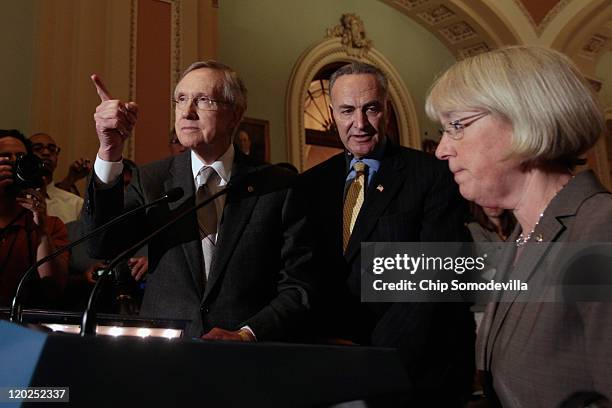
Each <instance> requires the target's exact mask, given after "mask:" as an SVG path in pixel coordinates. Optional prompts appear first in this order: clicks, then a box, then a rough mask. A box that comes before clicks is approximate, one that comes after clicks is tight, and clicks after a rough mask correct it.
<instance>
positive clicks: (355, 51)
mask: <svg viewBox="0 0 612 408" xmlns="http://www.w3.org/2000/svg"><path fill="white" fill-rule="evenodd" d="M326 37H328V38H329V37H340V38H341V41H342V45H343V46H344V47H345V49H346V53H347V54H348V55H350V56H353V57H358V58H361V57H363V56H364V55H366V54H367V53H368V51H369V50H370V48H371V47H372V40H370V39H369V38H367V37H366V34H365V27H364V25H363V21H362V20H361V18H360V17H359V16H358V15H357V14H354V13H345V14H343V15H342V17H340V24H338V25H336V26H334V27H333V28H328V29H327V35H326Z"/></svg>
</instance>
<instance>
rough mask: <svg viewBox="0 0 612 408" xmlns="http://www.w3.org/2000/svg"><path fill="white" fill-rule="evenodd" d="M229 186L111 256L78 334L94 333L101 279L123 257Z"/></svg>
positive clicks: (94, 288) (214, 198)
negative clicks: (111, 258)
mask: <svg viewBox="0 0 612 408" xmlns="http://www.w3.org/2000/svg"><path fill="white" fill-rule="evenodd" d="M231 186H232V185H231V184H230V185H228V186H227V187H226V188H224V189H223V190H220V191H218V192H216V193H215V194H213V195H212V196H210V197H209V198H207V199H206V200H204V201H202V202H201V203H198V204H196V205H195V206H193V207H190V208H187V209H186V210H183V211H182V212H180V213H179V214H177V215H176V216H175V217H174V218H172V219H171V220H170V221H168V222H167V223H166V224H164V225H162V226H161V227H159V228H157V229H156V230H155V231H153V232H151V233H150V234H149V235H147V236H146V237H144V238H143V239H141V240H140V241H138V242H137V243H135V244H134V245H132V246H131V247H129V248H128V249H126V250H125V251H123V252H121V253H120V254H119V255H117V256H116V257H115V258H113V260H112V261H111V262H110V263H109V264H108V265H106V267H105V268H104V271H103V272H102V275H101V276H100V277H99V278H98V281H97V282H96V284H95V285H94V287H93V289H92V290H91V293H90V294H89V299H88V300H87V307H86V308H85V311H84V312H83V318H82V319H81V332H80V335H81V336H82V337H84V336H88V335H93V334H95V332H96V320H97V311H96V305H97V300H98V293H99V292H100V290H101V288H102V283H101V281H103V280H104V279H106V277H108V276H110V275H111V271H112V270H113V268H114V267H115V266H117V265H118V264H119V263H120V262H121V261H123V260H124V259H125V257H127V256H128V255H130V254H131V253H133V252H134V251H137V250H139V249H140V248H141V247H143V246H144V245H145V244H147V243H148V242H149V241H150V240H151V239H153V238H155V237H156V236H157V235H159V234H160V233H162V232H164V231H165V230H167V229H168V228H170V227H171V226H173V225H174V224H176V223H177V222H179V221H180V220H182V219H183V218H185V217H186V216H187V215H189V214H191V213H193V212H195V211H197V210H199V209H200V208H202V207H204V206H206V205H208V204H209V203H211V202H213V201H214V200H216V199H217V198H218V197H221V196H222V195H225V194H227V193H228V192H229V191H230V189H231Z"/></svg>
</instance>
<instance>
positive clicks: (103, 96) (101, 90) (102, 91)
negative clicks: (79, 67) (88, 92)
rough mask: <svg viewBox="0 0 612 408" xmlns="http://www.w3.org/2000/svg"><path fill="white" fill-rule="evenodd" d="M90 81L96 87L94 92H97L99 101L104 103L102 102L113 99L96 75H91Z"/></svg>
mask: <svg viewBox="0 0 612 408" xmlns="http://www.w3.org/2000/svg"><path fill="white" fill-rule="evenodd" d="M91 80H92V82H93V83H94V85H95V87H96V92H98V96H99V97H100V101H102V102H104V101H108V100H110V99H113V98H112V96H111V95H110V92H108V89H106V86H105V85H104V82H102V78H100V77H99V76H98V75H97V74H93V75H92V76H91Z"/></svg>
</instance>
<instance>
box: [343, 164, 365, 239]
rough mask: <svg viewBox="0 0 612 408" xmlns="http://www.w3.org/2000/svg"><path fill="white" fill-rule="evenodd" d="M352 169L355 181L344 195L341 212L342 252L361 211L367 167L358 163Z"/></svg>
mask: <svg viewBox="0 0 612 408" xmlns="http://www.w3.org/2000/svg"><path fill="white" fill-rule="evenodd" d="M353 169H355V179H354V180H353V182H352V183H351V185H350V186H349V189H348V192H347V193H346V198H345V199H344V209H343V211H342V249H343V250H344V251H346V246H347V245H348V242H349V238H350V237H351V233H352V232H353V228H354V227H355V221H356V220H357V216H358V215H359V211H360V210H361V206H362V204H363V198H364V193H365V183H366V177H365V171H366V169H367V166H366V165H365V163H363V162H360V161H358V162H355V163H354V164H353Z"/></svg>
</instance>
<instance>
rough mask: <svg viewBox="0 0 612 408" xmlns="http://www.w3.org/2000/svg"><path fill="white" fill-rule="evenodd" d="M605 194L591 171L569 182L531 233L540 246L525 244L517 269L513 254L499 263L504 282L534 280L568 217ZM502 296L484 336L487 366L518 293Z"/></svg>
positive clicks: (515, 233)
mask: <svg viewBox="0 0 612 408" xmlns="http://www.w3.org/2000/svg"><path fill="white" fill-rule="evenodd" d="M603 192H607V190H606V189H605V188H604V187H603V186H602V185H601V184H600V183H599V181H598V180H597V178H596V177H595V175H594V174H593V172H592V171H590V170H589V171H584V172H582V173H580V174H578V175H576V176H575V177H574V178H573V179H571V180H570V181H569V182H568V183H567V185H566V186H565V187H564V188H563V189H562V190H561V191H560V192H559V193H558V194H557V195H556V196H555V197H554V198H553V199H552V200H551V202H550V203H549V204H548V206H547V208H546V210H545V211H544V213H543V216H542V219H541V220H540V222H539V224H538V225H537V226H536V228H535V230H534V236H536V237H537V236H541V237H542V240H543V241H542V242H540V243H534V244H528V245H526V246H525V247H524V250H523V253H521V255H520V258H519V259H518V260H517V262H516V265H514V266H512V263H513V261H514V257H515V251H507V252H506V253H505V255H504V258H503V259H502V263H501V265H503V269H505V270H510V268H511V270H512V274H511V276H510V275H509V274H508V273H506V276H505V277H504V278H505V279H508V278H512V279H519V280H521V281H522V282H527V281H529V279H531V278H532V276H534V274H535V273H536V271H537V270H538V267H539V266H540V265H541V263H542V261H543V260H544V259H545V258H547V257H553V256H554V255H553V254H549V251H550V250H551V245H552V243H553V242H556V241H558V240H559V239H560V238H561V235H562V233H563V232H564V231H565V230H566V229H567V225H566V221H565V220H567V219H568V218H570V217H574V216H576V214H577V213H578V210H579V209H580V206H581V205H582V204H583V203H584V201H585V200H587V199H589V198H590V197H592V196H593V195H595V194H599V193H603ZM519 233H520V227H519V226H517V227H516V228H515V230H514V232H513V233H512V235H511V236H510V237H509V239H508V242H514V241H515V240H516V238H517V237H518V236H519ZM509 293H511V294H508V293H504V294H502V295H501V296H502V298H501V300H502V302H501V303H499V304H498V305H497V307H496V308H494V309H495V312H494V313H495V315H494V318H493V322H492V325H491V331H490V333H489V334H488V336H487V340H486V345H487V352H486V355H487V362H490V361H491V360H490V359H491V353H492V349H493V344H494V343H495V340H496V338H497V335H498V334H499V332H500V330H501V327H502V324H503V321H504V320H505V318H506V316H507V314H508V311H509V310H510V307H511V306H512V304H513V302H515V301H516V299H517V297H518V296H519V295H520V292H519V291H516V292H509Z"/></svg>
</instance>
